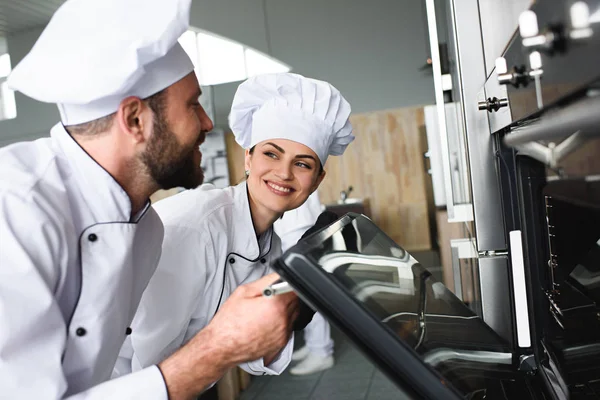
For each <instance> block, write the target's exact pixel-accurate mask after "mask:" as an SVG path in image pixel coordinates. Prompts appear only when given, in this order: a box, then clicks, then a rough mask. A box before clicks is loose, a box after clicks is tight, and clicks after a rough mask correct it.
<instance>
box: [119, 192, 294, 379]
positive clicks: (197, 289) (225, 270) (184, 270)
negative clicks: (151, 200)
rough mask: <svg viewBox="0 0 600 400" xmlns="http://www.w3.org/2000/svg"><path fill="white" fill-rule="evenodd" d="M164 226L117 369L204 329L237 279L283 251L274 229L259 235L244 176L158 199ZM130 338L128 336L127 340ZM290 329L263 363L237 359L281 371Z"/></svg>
mask: <svg viewBox="0 0 600 400" xmlns="http://www.w3.org/2000/svg"><path fill="white" fill-rule="evenodd" d="M155 209H156V211H157V212H158V214H159V215H160V217H161V219H162V221H163V223H164V226H165V239H164V242H163V253H162V257H161V260H160V262H159V266H158V268H157V269H156V273H155V274H154V276H153V277H152V279H151V280H150V283H149V285H148V288H147V289H146V291H145V292H144V295H143V297H142V301H141V303H140V307H139V310H138V312H137V314H136V316H135V319H134V322H133V326H132V327H133V334H132V335H131V336H130V338H128V341H127V342H126V344H125V346H123V350H122V353H121V358H120V359H119V363H118V365H117V368H116V374H122V373H124V372H127V371H128V369H129V368H131V369H132V370H134V371H136V370H138V369H140V368H144V367H147V366H149V365H152V364H154V363H157V362H159V361H161V360H163V359H165V358H166V357H167V356H169V355H170V354H172V353H173V352H174V351H175V350H177V349H178V348H179V347H181V346H182V345H183V344H185V343H186V342H187V341H188V340H190V339H191V338H192V337H193V336H194V335H195V334H196V333H197V332H199V331H200V330H202V329H203V328H204V327H205V326H206V325H208V323H209V322H210V320H211V319H212V318H213V316H214V315H215V313H216V312H217V310H218V308H219V306H220V305H221V304H222V303H223V302H224V301H225V300H226V299H227V298H228V297H229V296H230V294H231V293H232V292H233V291H234V289H235V288H236V287H238V286H239V285H242V284H244V283H249V282H252V281H255V280H257V279H258V278H260V277H262V276H264V275H267V274H268V273H270V272H271V269H270V267H269V265H270V263H271V262H272V261H273V260H275V259H276V258H277V257H279V256H280V255H281V243H280V241H279V238H278V237H277V235H275V234H274V233H273V230H272V229H269V230H268V231H267V232H265V233H264V234H262V235H261V236H260V237H259V238H258V239H257V237H256V233H255V231H254V225H253V223H252V217H251V215H250V204H249V202H248V194H247V190H246V183H245V182H244V183H241V184H239V185H237V186H234V187H228V188H225V189H217V188H215V187H214V186H213V185H210V184H206V185H202V186H201V187H199V188H197V189H195V190H188V191H186V192H183V193H180V194H177V195H175V196H172V197H169V198H167V199H165V200H162V201H159V202H158V203H156V205H155ZM129 339H130V340H129ZM292 345H293V337H292V340H290V342H289V343H288V345H287V346H286V347H285V349H284V350H283V351H282V353H280V355H279V357H278V358H277V359H276V360H275V361H274V362H273V363H272V364H271V365H269V366H268V367H266V366H264V364H263V360H262V359H260V360H256V361H253V362H250V363H245V364H243V365H240V367H242V368H243V369H244V370H245V371H247V372H249V373H251V374H254V375H257V374H264V373H268V374H279V373H281V372H282V371H283V370H284V369H285V368H286V367H287V365H288V364H289V362H290V360H291V353H292V347H293V346H292Z"/></svg>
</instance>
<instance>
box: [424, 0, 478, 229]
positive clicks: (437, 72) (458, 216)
mask: <svg viewBox="0 0 600 400" xmlns="http://www.w3.org/2000/svg"><path fill="white" fill-rule="evenodd" d="M425 5H426V9H427V26H428V29H429V42H430V49H431V60H432V62H431V64H432V67H433V84H434V91H435V104H436V107H437V113H438V128H439V134H440V141H441V151H442V163H443V172H444V181H445V182H446V183H449V184H446V185H445V186H444V188H445V194H446V209H447V211H448V221H450V222H460V221H468V220H470V219H472V213H469V212H465V211H466V210H468V209H470V207H467V208H465V207H464V205H463V206H462V207H457V206H460V205H459V204H455V203H461V202H462V201H461V200H462V199H461V198H460V197H461V195H462V191H460V190H459V191H458V193H457V192H456V191H454V190H453V189H454V188H453V187H454V185H453V182H456V180H457V179H456V177H454V179H453V173H452V169H451V158H450V157H451V153H450V144H449V138H448V133H449V132H448V127H447V122H446V118H447V116H446V106H445V103H444V89H443V85H442V70H441V61H440V52H439V42H438V31H437V18H436V10H435V0H426V1H425ZM459 161H460V157H459ZM456 165H458V164H456ZM459 177H460V171H459ZM457 195H458V197H459V199H458V200H459V201H457V202H456V200H457ZM455 205H456V206H455ZM469 206H470V205H469Z"/></svg>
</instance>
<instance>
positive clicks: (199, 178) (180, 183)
mask: <svg viewBox="0 0 600 400" xmlns="http://www.w3.org/2000/svg"><path fill="white" fill-rule="evenodd" d="M161 114H162V113H161V112H159V113H155V119H154V126H153V132H152V136H151V138H150V141H149V142H148V147H147V148H146V151H145V152H144V153H143V154H142V156H141V160H142V162H143V163H144V165H145V166H146V168H147V170H148V172H149V173H150V176H151V177H152V179H154V181H155V182H156V183H157V184H158V186H159V187H160V188H161V189H171V188H175V187H183V188H185V189H193V188H195V187H197V186H199V185H201V184H202V182H203V181H204V173H203V172H202V169H201V168H200V166H199V165H196V164H195V163H194V151H195V149H196V146H197V145H196V144H195V145H194V146H192V147H191V148H189V149H185V148H183V147H182V146H181V144H179V142H178V141H177V137H176V136H175V134H174V133H173V132H171V130H170V129H169V124H168V122H167V120H166V118H165V117H164V115H161Z"/></svg>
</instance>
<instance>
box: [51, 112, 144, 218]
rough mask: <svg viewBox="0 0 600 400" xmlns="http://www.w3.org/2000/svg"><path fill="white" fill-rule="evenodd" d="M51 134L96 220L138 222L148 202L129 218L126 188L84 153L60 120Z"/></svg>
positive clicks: (129, 208) (129, 204)
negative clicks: (139, 211) (140, 210)
mask: <svg viewBox="0 0 600 400" xmlns="http://www.w3.org/2000/svg"><path fill="white" fill-rule="evenodd" d="M50 136H51V137H52V140H53V142H54V143H56V145H57V146H58V148H59V149H60V150H61V151H62V153H63V154H64V156H65V158H66V160H67V161H68V163H69V165H70V166H71V173H72V175H73V177H74V179H75V181H76V182H77V185H78V186H79V187H80V190H81V194H82V196H83V198H84V199H85V202H86V203H87V205H88V207H89V209H90V210H91V212H92V214H93V215H94V219H95V221H96V222H97V223H102V222H132V220H133V222H137V221H138V220H139V219H141V217H143V215H144V214H145V211H147V210H148V204H146V207H144V208H143V212H142V213H138V214H137V215H136V218H133V219H132V218H131V200H130V199H129V195H128V194H127V192H125V190H124V189H123V188H122V187H121V185H119V183H118V182H117V181H116V180H115V179H114V178H113V177H112V175H111V174H109V173H108V172H107V171H106V170H105V169H104V168H102V166H101V165H100V164H98V163H97V162H96V160H94V159H93V158H92V157H91V156H90V155H89V154H88V153H86V151H85V150H84V149H83V148H82V147H81V146H80V145H79V144H78V143H77V142H76V141H75V139H73V138H72V137H71V135H69V133H68V132H67V131H66V129H65V127H64V126H63V125H62V124H61V123H58V124H56V125H54V127H53V128H52V130H51V131H50Z"/></svg>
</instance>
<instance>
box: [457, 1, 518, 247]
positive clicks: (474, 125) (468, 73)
mask: <svg viewBox="0 0 600 400" xmlns="http://www.w3.org/2000/svg"><path fill="white" fill-rule="evenodd" d="M451 9H452V11H453V15H454V35H455V38H454V40H455V42H456V43H458V44H459V45H458V46H456V50H457V60H458V66H459V68H461V70H462V71H464V73H461V74H460V75H459V81H460V94H461V97H462V99H463V102H462V106H463V112H464V124H465V133H466V139H467V142H468V162H469V177H470V186H471V200H472V203H473V215H474V221H475V232H474V234H475V239H476V240H477V250H478V251H488V250H489V251H498V250H504V249H506V239H505V234H504V219H503V215H502V203H501V201H500V199H501V196H500V189H499V188H500V184H499V181H498V176H497V174H496V166H495V154H494V148H493V142H492V137H491V136H490V130H489V122H488V121H489V120H488V118H489V114H488V113H484V112H481V111H479V110H478V108H477V104H476V103H477V101H481V100H484V99H485V97H484V96H483V95H482V94H483V92H482V93H480V91H481V86H482V85H483V83H484V82H485V76H486V74H485V68H484V54H483V47H482V43H481V25H480V19H479V13H478V7H477V1H476V0H454V1H452V7H451ZM498 97H502V96H498ZM504 97H506V96H504ZM508 109H509V107H504V108H502V109H500V110H499V111H498V112H495V113H494V116H496V115H497V114H502V113H504V112H505V111H504V110H508Z"/></svg>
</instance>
